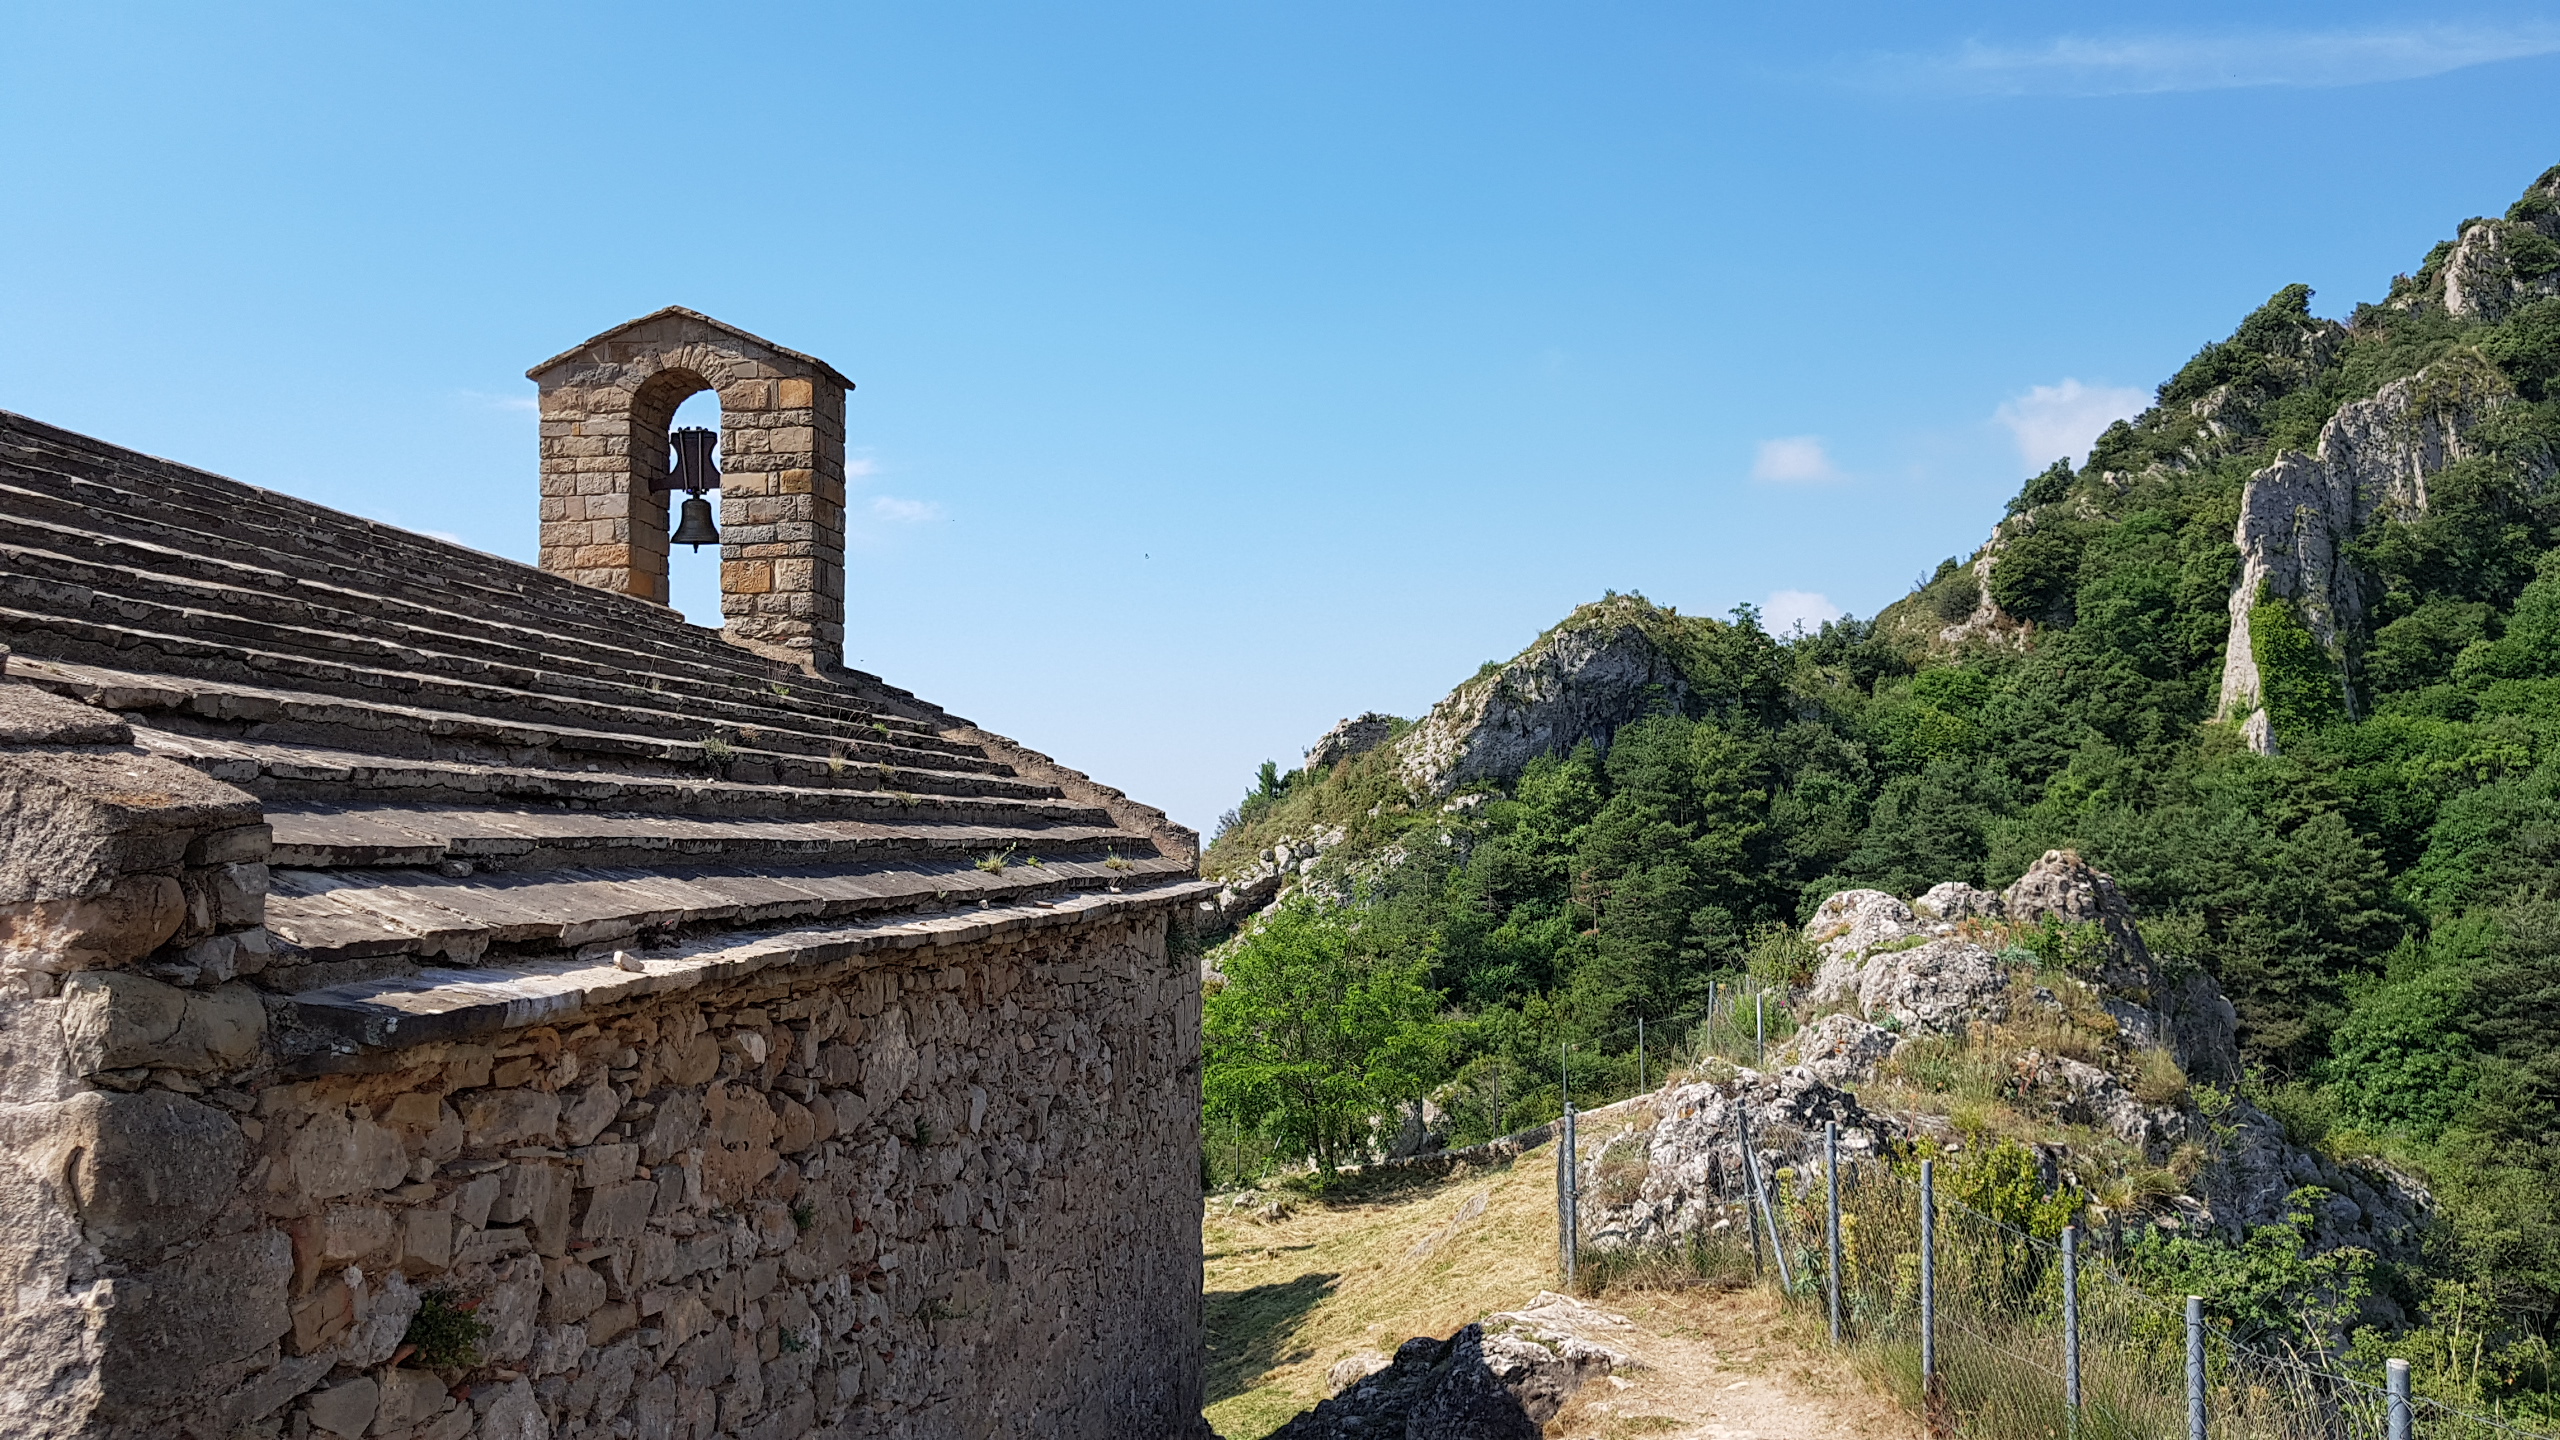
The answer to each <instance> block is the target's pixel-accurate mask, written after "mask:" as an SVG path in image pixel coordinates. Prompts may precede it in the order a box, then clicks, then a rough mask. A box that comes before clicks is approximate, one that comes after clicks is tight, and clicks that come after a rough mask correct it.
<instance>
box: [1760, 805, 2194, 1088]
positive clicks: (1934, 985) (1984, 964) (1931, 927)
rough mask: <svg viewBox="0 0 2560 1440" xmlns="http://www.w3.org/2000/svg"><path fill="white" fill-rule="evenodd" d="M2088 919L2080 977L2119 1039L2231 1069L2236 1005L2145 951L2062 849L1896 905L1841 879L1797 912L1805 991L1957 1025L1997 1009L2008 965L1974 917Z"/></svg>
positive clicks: (1957, 1029)
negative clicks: (1999, 879)
mask: <svg viewBox="0 0 2560 1440" xmlns="http://www.w3.org/2000/svg"><path fill="white" fill-rule="evenodd" d="M2047 919H2050V920H2052V921H2054V922H2056V923H2058V924H2060V925H2063V926H2079V925H2087V926H2090V927H2092V929H2093V935H2094V938H2095V940H2096V941H2097V948H2096V950H2095V951H2094V952H2093V953H2091V955H2090V956H2089V959H2090V961H2091V963H2092V968H2091V969H2090V970H2089V971H2088V973H2087V975H2086V979H2087V980H2088V986H2089V990H2090V993H2091V995H2092V996H2093V997H2094V998H2096V999H2097V1001H2098V1002H2099V1003H2100V1004H2101V1005H2103V1006H2104V1007H2105V1009H2106V1011H2107V1013H2108V1014H2109V1015H2111V1016H2113V1017H2114V1019H2115V1022H2116V1025H2117V1026H2118V1028H2119V1030H2120V1032H2121V1033H2122V1034H2123V1036H2124V1038H2125V1040H2126V1042H2127V1043H2128V1044H2131V1045H2134V1046H2137V1047H2139V1046H2147V1045H2161V1046H2165V1047H2166V1048H2167V1049H2168V1050H2169V1051H2170V1053H2171V1054H2172V1055H2174V1056H2175V1057H2176V1058H2177V1061H2178V1064H2179V1065H2180V1066H2181V1067H2183V1068H2184V1069H2185V1070H2186V1072H2187V1073H2188V1074H2189V1075H2192V1076H2194V1077H2195V1078H2197V1079H2200V1080H2206V1081H2210V1082H2214V1083H2218V1084H2228V1083H2230V1082H2231V1081H2233V1080H2236V1079H2237V1078H2238V1076H2239V1073H2240V1058H2239V1057H2240V1050H2239V1041H2238V1038H2237V1037H2238V1028H2239V1020H2238V1016H2237V1015H2236V1014H2235V1013H2234V1012H2233V1010H2232V1008H2231V1003H2230V1002H2229V1001H2228V1000H2226V999H2224V998H2223V996H2222V992H2221V989H2220V987H2218V986H2216V985H2215V984H2214V983H2213V981H2212V979H2211V978H2210V977H2207V976H2204V975H2176V974H2172V973H2170V972H2169V971H2168V970H2167V968H2166V967H2164V966H2162V965H2160V964H2159V963H2158V962H2157V961H2156V960H2154V959H2153V958H2152V955H2151V951H2150V948H2149V947H2148V946H2146V945H2144V944H2143V942H2142V933H2141V931H2140V930H2139V929H2137V928H2136V927H2135V925H2134V922H2133V911H2132V907H2130V906H2128V905H2127V904H2126V903H2125V899H2124V895H2123V893H2122V892H2121V891H2119V890H2118V889H2117V888H2116V882H2115V880H2114V878H2113V877H2111V876H2109V875H2107V874H2106V873H2105V872H2103V871H2100V870H2098V869H2096V868H2094V867H2092V866H2091V865H2090V864H2089V863H2088V862H2087V861H2085V860H2083V859H2081V858H2080V857H2079V856H2078V855H2076V854H2073V853H2072V852H2071V851H2068V850H2049V851H2047V852H2045V854H2044V857H2043V858H2042V859H2039V860H2038V861H2036V863H2035V864H2034V865H2032V866H2030V867H2028V869H2027V873H2025V874H2024V875H2021V876H2019V877H2018V880H2017V883H2016V884H2013V885H2011V886H2010V887H2009V888H2008V889H2007V890H2006V891H2003V892H2000V893H1998V894H1994V893H1992V892H1991V891H1988V890H1977V889H1975V888H1973V887H1972V886H1969V885H1962V884H1956V883H1953V882H1950V883H1948V884H1944V885H1940V886H1938V887H1937V888H1935V889H1933V890H1931V891H1930V892H1929V893H1928V894H1926V895H1924V896H1922V897H1921V899H1920V901H1919V903H1918V905H1917V906H1916V907H1915V906H1911V905H1905V904H1903V903H1902V902H1901V901H1900V900H1897V899H1895V898H1894V897H1892V896H1890V895H1887V894H1885V893H1884V892H1883V891H1880V890H1843V891H1841V892H1840V893H1838V894H1836V895H1833V896H1832V897H1830V898H1829V899H1827V900H1825V901H1823V902H1822V904H1821V905H1820V906H1819V907H1817V908H1816V909H1815V911H1814V915H1813V919H1812V920H1810V921H1808V922H1806V925H1805V938H1806V939H1807V940H1810V941H1812V942H1813V943H1814V946H1815V948H1816V949H1817V950H1818V951H1819V952H1820V953H1821V955H1822V964H1821V967H1820V968H1819V969H1818V970H1817V971H1816V972H1815V974H1814V979H1813V988H1812V993H1811V996H1810V998H1811V999H1812V1000H1813V1001H1814V1002H1815V1003H1816V1004H1827V1003H1832V1002H1836V1001H1840V1000H1855V1001H1856V1002H1857V1004H1858V1009H1859V1013H1860V1014H1862V1015H1863V1016H1865V1017H1866V1018H1867V1019H1868V1020H1870V1021H1887V1020H1889V1021H1890V1022H1891V1023H1893V1024H1894V1025H1896V1026H1898V1027H1902V1028H1905V1029H1908V1030H1911V1031H1914V1032H1932V1033H1938V1034H1960V1033H1962V1032H1963V1030H1964V1028H1965V1026H1966V1025H1968V1024H1970V1023H1971V1022H1972V1021H1974V1020H2002V1019H2006V1018H2008V1000H2007V994H2008V985H2009V981H2008V967H2007V964H2006V963H2005V962H2004V961H2002V960H2001V958H2000V957H1999V956H1998V955H1996V954H1994V953H1993V951H1992V950H1991V949H1990V948H1989V947H1988V946H1986V945H1985V944H1984V943H1983V941H1985V940H1993V943H1999V942H1998V941H1997V940H1996V939H1994V937H1993V932H1992V930H1991V929H1990V928H1988V927H1986V926H1985V925H1984V924H1983V923H1982V922H1986V921H1988V922H2006V923H2007V924H2010V925H2034V924H2037V923H2039V922H2041V921H2044V920H2047Z"/></svg>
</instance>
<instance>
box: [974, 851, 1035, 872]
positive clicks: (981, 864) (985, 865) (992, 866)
mask: <svg viewBox="0 0 2560 1440" xmlns="http://www.w3.org/2000/svg"><path fill="white" fill-rule="evenodd" d="M1012 863H1013V847H1012V846H1010V845H1007V846H1006V847H1004V848H1003V849H1001V850H998V851H996V852H995V853H994V854H992V855H983V856H980V857H979V859H978V868H979V869H981V870H984V871H986V872H987V873H988V874H990V875H1001V874H1003V873H1004V871H1005V867H1006V866H1008V865H1010V864H1012ZM1035 863H1036V862H1035Z"/></svg>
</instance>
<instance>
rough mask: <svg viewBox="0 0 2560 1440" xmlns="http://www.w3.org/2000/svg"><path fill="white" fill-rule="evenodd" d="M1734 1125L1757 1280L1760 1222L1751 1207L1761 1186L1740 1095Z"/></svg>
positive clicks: (1744, 1219) (1753, 1274) (1747, 1116)
mask: <svg viewBox="0 0 2560 1440" xmlns="http://www.w3.org/2000/svg"><path fill="white" fill-rule="evenodd" d="M1733 1126H1734V1131H1735V1133H1736V1134H1738V1135H1739V1136H1740V1137H1741V1150H1742V1228H1743V1229H1745V1230H1747V1231H1749V1232H1751V1278H1752V1279H1754V1280H1757V1279H1759V1278H1760V1267H1761V1265H1762V1263H1763V1262H1762V1260H1761V1258H1760V1224H1759V1222H1758V1221H1756V1220H1754V1219H1753V1218H1752V1216H1751V1207H1752V1205H1753V1204H1754V1201H1753V1199H1752V1197H1753V1196H1754V1195H1756V1194H1758V1193H1759V1187H1758V1186H1757V1185H1756V1184H1754V1183H1753V1179H1752V1172H1753V1166H1752V1164H1751V1116H1750V1114H1749V1113H1748V1112H1746V1111H1745V1110H1744V1109H1743V1108H1742V1101H1741V1099H1740V1098H1739V1097H1737V1098H1736V1099H1735V1100H1734V1102H1733Z"/></svg>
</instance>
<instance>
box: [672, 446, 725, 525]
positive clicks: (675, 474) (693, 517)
mask: <svg viewBox="0 0 2560 1440" xmlns="http://www.w3.org/2000/svg"><path fill="white" fill-rule="evenodd" d="M719 443H720V436H719V433H718V432H717V431H713V430H707V429H705V428H703V427H702V426H699V425H688V426H686V427H684V428H683V429H681V430H677V431H674V432H672V433H670V434H669V435H668V436H667V444H668V445H669V446H670V447H672V449H673V451H674V454H673V457H672V459H671V460H670V461H669V463H668V465H667V479H666V480H665V482H663V483H664V484H665V487H666V488H667V489H669V490H682V491H684V492H685V494H686V496H687V499H686V500H685V502H684V512H683V514H682V516H681V517H680V518H679V519H678V521H677V523H676V533H675V534H673V535H671V536H669V537H668V538H667V543H668V544H670V545H690V546H692V547H693V548H694V549H696V550H700V549H701V548H702V547H703V546H705V545H717V544H719V543H720V531H719V529H718V528H717V527H716V526H714V525H713V524H712V523H711V502H710V501H708V500H705V499H703V498H702V492H703V491H705V490H717V489H719V488H720V469H719V467H718V466H717V465H715V464H713V463H712V459H711V453H712V449H713V447H714V446H716V445H718V444H719Z"/></svg>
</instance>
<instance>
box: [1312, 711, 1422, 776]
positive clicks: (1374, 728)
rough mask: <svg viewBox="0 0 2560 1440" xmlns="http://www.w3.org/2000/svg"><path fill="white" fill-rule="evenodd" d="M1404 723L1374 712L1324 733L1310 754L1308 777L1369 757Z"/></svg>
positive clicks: (1392, 736)
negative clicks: (1359, 756) (1358, 757)
mask: <svg viewBox="0 0 2560 1440" xmlns="http://www.w3.org/2000/svg"><path fill="white" fill-rule="evenodd" d="M1403 723H1404V722H1403V721H1401V720H1398V719H1397V718H1396V717H1394V716H1393V715H1381V714H1379V713H1378V712H1377V711H1375V710H1371V711H1368V712H1366V713H1364V714H1359V715H1354V716H1352V717H1351V718H1350V719H1348V720H1345V721H1343V722H1342V723H1341V724H1339V725H1336V726H1334V727H1333V728H1332V729H1330V730H1327V731H1326V732H1324V736H1323V738H1322V739H1319V740H1318V741H1316V743H1315V744H1314V745H1312V746H1310V747H1308V750H1307V773H1308V774H1310V775H1313V774H1316V773H1318V772H1319V771H1323V770H1329V769H1332V768H1333V767H1334V766H1336V765H1339V764H1341V763H1342V762H1343V761H1345V760H1349V759H1351V758H1352V757H1354V756H1357V755H1366V754H1368V753H1369V752H1370V751H1372V750H1375V749H1377V748H1378V747H1379V746H1381V745H1384V744H1386V743H1387V742H1388V741H1390V740H1392V739H1394V738H1395V735H1396V727H1397V726H1398V725H1401V724H1403Z"/></svg>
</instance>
